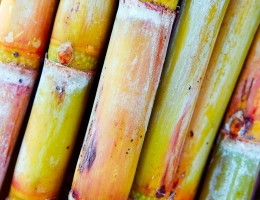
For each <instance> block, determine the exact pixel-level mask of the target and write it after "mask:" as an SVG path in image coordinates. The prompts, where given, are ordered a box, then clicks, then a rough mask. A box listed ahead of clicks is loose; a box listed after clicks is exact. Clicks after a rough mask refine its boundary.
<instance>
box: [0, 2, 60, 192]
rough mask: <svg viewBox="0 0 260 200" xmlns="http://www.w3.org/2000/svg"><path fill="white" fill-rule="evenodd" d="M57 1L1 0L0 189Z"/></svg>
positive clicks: (35, 76) (48, 33) (36, 74)
mask: <svg viewBox="0 0 260 200" xmlns="http://www.w3.org/2000/svg"><path fill="white" fill-rule="evenodd" d="M57 4H58V1H57V0H38V1H35V0H27V1H23V0H17V1H9V0H3V1H2V2H1V6H0V21H1V23H0V74H1V76H0V105H1V109H0V121H1V124H0V189H1V187H2V184H3V180H4V178H5V174H6V171H7V168H8V166H9V161H10V158H11V155H12V151H13V148H14V145H15V143H16V139H17V137H18V133H19V131H20V127H21V124H22V121H23V117H24V115H25V112H26V109H27V105H28V103H29V99H30V96H31V93H32V89H33V86H34V84H35V81H36V78H37V76H38V74H39V68H40V64H41V61H42V60H43V57H44V52H45V50H46V47H47V45H46V42H47V40H48V38H49V36H50V31H51V27H52V23H53V19H54V16H55V12H56V8H57Z"/></svg>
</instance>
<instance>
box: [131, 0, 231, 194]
mask: <svg viewBox="0 0 260 200" xmlns="http://www.w3.org/2000/svg"><path fill="white" fill-rule="evenodd" d="M228 2H229V1H228V0H227V1H223V0H207V1H205V0H199V1H198V0H194V1H193V0H187V1H183V4H182V5H181V11H180V12H181V16H180V20H179V22H178V24H177V27H176V30H175V33H174V35H173V42H172V44H171V46H170V50H169V53H168V54H167V57H166V64H165V66H164V71H163V74H162V78H161V82H160V86H159V89H158V92H157V95H156V99H155V104H154V108H153V112H152V115H151V119H150V122H149V126H148V131H147V135H146V138H145V142H144V146H143V149H142V153H141V157H140V160H139V164H138V168H137V172H136V176H135V180H134V184H133V187H132V192H131V197H132V198H133V199H135V198H136V199H171V198H173V197H174V192H173V187H174V177H175V175H176V170H177V166H178V161H179V157H180V154H181V150H182V146H183V143H184V139H185V136H186V133H187V131H188V126H189V121H190V119H191V116H192V113H193V109H194V106H195V103H196V99H197V96H198V93H199V90H200V87H201V83H202V80H203V77H204V74H205V71H206V68H207V65H208V61H209V58H210V55H211V52H212V49H213V46H214V44H215V40H216V37H217V33H218V31H219V28H220V25H221V22H222V19H223V17H224V13H225V11H226V8H227V5H228Z"/></svg>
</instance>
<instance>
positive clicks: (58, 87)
mask: <svg viewBox="0 0 260 200" xmlns="http://www.w3.org/2000/svg"><path fill="white" fill-rule="evenodd" d="M56 90H57V91H58V93H59V94H62V93H63V90H64V89H63V88H62V87H60V86H56Z"/></svg>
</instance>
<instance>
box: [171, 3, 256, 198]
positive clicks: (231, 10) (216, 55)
mask: <svg viewBox="0 0 260 200" xmlns="http://www.w3.org/2000/svg"><path fill="white" fill-rule="evenodd" d="M241 8H243V9H241ZM259 20H260V1H251V0H231V1H230V3H229V6H228V8H227V11H226V14H225V17H224V20H223V23H222V26H221V28H220V32H219V35H218V38H217V41H216V45H215V47H214V50H213V53H212V56H211V59H210V62H209V66H208V70H207V72H206V75H205V79H204V81H203V86H202V89H201V91H200V95H199V98H198V101H197V105H196V108H195V111H194V114H193V116H192V120H191V124H190V128H189V134H188V136H187V137H186V141H185V145H184V147H183V151H182V155H181V159H180V163H179V170H178V173H177V176H176V179H175V182H176V184H175V193H176V195H175V197H174V199H176V200H183V199H193V198H194V196H195V194H196V190H197V187H198V185H199V182H200V178H201V175H202V173H203V169H204V167H205V164H206V161H207V158H208V155H209V152H210V150H211V147H212V143H213V141H214V138H215V136H216V133H217V131H218V128H219V125H220V122H221V120H222V116H223V115H224V112H225V109H226V107H227V104H228V102H229V99H230V97H231V94H232V92H233V90H234V87H235V84H236V81H237V79H238V75H239V73H240V71H241V68H242V66H243V63H244V61H245V58H246V55H247V52H248V50H249V47H250V45H251V43H252V40H253V37H254V34H255V32H256V29H257V26H258V24H259ZM238 30H239V31H238ZM231 199H232V198H231Z"/></svg>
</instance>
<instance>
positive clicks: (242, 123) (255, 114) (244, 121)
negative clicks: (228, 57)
mask: <svg viewBox="0 0 260 200" xmlns="http://www.w3.org/2000/svg"><path fill="white" fill-rule="evenodd" d="M258 4H259V3H258ZM258 12H259V5H258ZM258 19H260V17H259V15H258ZM259 68H260V28H258V31H257V34H256V36H255V39H254V41H253V45H252V47H251V49H250V51H249V54H248V57H247V60H246V63H245V66H244V69H243V71H242V73H241V76H240V78H239V80H238V84H237V86H236V89H235V92H234V94H233V95H232V98H231V102H230V104H229V107H228V109H227V112H226V114H225V117H224V124H223V127H222V131H221V133H220V137H219V138H218V145H217V147H216V151H215V152H214V154H213V157H212V158H211V164H210V168H209V170H208V173H207V174H206V181H205V183H204V185H203V190H202V193H201V196H200V199H220V198H221V199H250V198H251V195H252V191H253V188H254V184H255V182H256V179H257V175H258V172H259V170H260V134H259V130H260V126H259V124H260V114H259V113H260V112H259V100H260V98H259V92H260V89H259V88H260V87H259V85H260V71H259Z"/></svg>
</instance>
